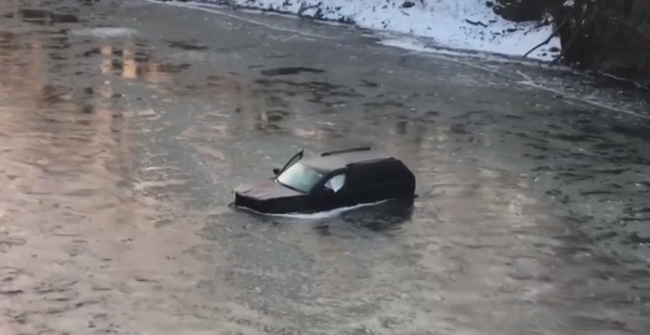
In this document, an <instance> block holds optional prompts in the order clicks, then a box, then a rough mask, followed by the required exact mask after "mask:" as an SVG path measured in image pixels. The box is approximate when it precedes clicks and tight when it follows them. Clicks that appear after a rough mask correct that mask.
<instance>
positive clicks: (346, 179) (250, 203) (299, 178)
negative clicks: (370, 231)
mask: <svg viewBox="0 0 650 335" xmlns="http://www.w3.org/2000/svg"><path fill="white" fill-rule="evenodd" d="M303 155H304V154H303V151H300V152H298V153H297V154H296V155H295V156H293V157H292V158H291V159H290V160H289V161H288V162H287V164H286V165H285V166H284V167H283V168H282V169H277V168H276V169H273V173H274V174H275V177H274V178H272V179H270V180H266V181H261V182H256V183H251V184H246V185H241V186H239V187H237V188H236V189H235V190H234V193H235V205H236V206H239V207H245V208H249V209H252V210H254V211H258V212H262V213H295V212H300V213H309V212H320V211H326V210H331V209H334V208H339V207H348V206H354V205H359V204H366V203H373V202H379V201H382V200H388V199H406V198H413V197H414V196H415V176H414V175H413V173H412V172H411V170H409V168H408V167H406V165H404V163H402V161H401V160H399V159H397V158H395V157H393V156H391V155H388V154H387V153H385V152H382V151H378V150H374V149H371V148H369V147H362V148H352V149H346V150H338V151H330V152H324V153H322V154H320V155H318V156H314V157H308V158H304V159H303Z"/></svg>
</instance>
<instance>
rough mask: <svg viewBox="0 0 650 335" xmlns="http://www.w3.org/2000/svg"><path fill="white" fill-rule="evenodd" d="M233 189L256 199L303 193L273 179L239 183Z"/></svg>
mask: <svg viewBox="0 0 650 335" xmlns="http://www.w3.org/2000/svg"><path fill="white" fill-rule="evenodd" d="M234 191H235V193H237V194H239V195H243V196H245V197H249V198H254V199H258V200H270V199H278V198H289V197H296V196H301V195H303V194H302V193H300V192H296V191H294V190H292V189H290V188H287V187H284V186H282V185H281V184H279V183H276V182H275V181H273V180H266V181H262V182H255V183H249V184H244V185H240V186H238V187H237V188H235V190H234Z"/></svg>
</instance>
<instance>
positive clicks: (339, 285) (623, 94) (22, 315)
mask: <svg viewBox="0 0 650 335" xmlns="http://www.w3.org/2000/svg"><path fill="white" fill-rule="evenodd" d="M604 85H606V86H607V87H604ZM642 99H643V97H642V96H639V95H638V93H637V92H634V91H633V90H631V89H629V88H620V87H618V86H616V85H613V86H612V85H609V84H607V82H605V81H598V82H596V81H594V80H591V79H586V78H584V77H582V76H579V75H575V74H571V73H570V72H566V71H562V70H551V69H543V68H540V67H535V66H531V65H530V64H528V65H526V64H523V65H522V64H518V63H515V62H509V61H497V60H494V59H492V60H485V59H484V60H481V59H474V58H461V57H451V56H440V55H439V56H435V55H434V56H432V55H424V54H418V53H414V52H409V51H405V50H401V49H397V48H390V47H385V46H382V45H380V44H378V43H377V38H376V37H373V36H372V35H369V34H367V32H366V33H364V32H360V31H358V30H355V29H351V28H348V27H339V26H331V25H323V24H315V23H313V22H310V21H303V20H294V19H289V18H286V17H282V16H274V15H270V16H261V15H258V14H254V13H249V12H235V11H229V10H227V9H219V10H216V11H212V12H207V11H200V10H195V9H188V8H180V7H175V6H169V5H163V4H158V3H149V2H144V1H139V0H132V1H117V0H115V1H90V0H87V1H82V0H79V1H74V0H50V1H45V0H42V1H20V0H1V1H0V179H2V183H1V184H0V185H2V186H1V187H2V192H0V253H1V254H0V334H1V335H14V334H16V335H17V334H25V335H26V334H47V335H50V334H68V335H77V334H84V335H88V334H120V335H121V334H138V335H139V334H143V335H144V334H151V335H158V334H160V335H162V334H170V335H172V334H173V335H177V334H187V335H189V334H219V335H229V334H231V335H236V334H242V335H249V334H278V335H280V334H282V335H285V334H309V335H312V334H314V335H316V334H318V335H321V334H343V335H344V334H350V335H352V334H354V335H360V334H375V335H384V334H386V335H388V334H390V335H402V334H409V335H410V334H413V335H416V334H417V335H425V334H450V335H451V334H454V335H461V334H462V335H521V334H526V335H536V334H540V335H541V334H544V335H574V334H575V335H582V334H584V335H614V334H638V335H643V334H648V330H649V329H650V305H649V304H650V280H648V264H650V228H649V220H650V205H648V204H649V203H650V202H649V201H648V200H650V181H648V179H647V176H648V175H650V166H649V164H650V135H649V134H650V132H649V129H650V124H649V122H650V121H649V120H648V115H647V114H645V110H646V106H645V105H644V104H643V103H642V101H641V100H642ZM607 104H609V105H611V107H612V108H605V107H604V106H605V105H607ZM365 144H371V145H374V146H378V147H381V148H384V149H385V150H388V151H389V152H392V153H394V154H396V155H398V156H399V157H401V158H403V160H404V161H405V162H407V164H408V165H409V166H411V167H412V169H413V170H414V172H415V173H416V176H417V178H418V190H419V193H420V197H419V198H418V199H417V200H416V201H415V203H414V205H413V206H409V207H405V206H401V205H396V204H384V205H381V206H374V207H366V208H361V209H357V210H352V211H348V212H344V213H339V214H335V215H329V216H327V215H320V216H313V217H308V218H287V217H264V216H259V215H253V214H250V213H247V212H243V211H239V210H236V209H233V208H231V207H230V206H229V204H230V202H231V201H232V194H231V193H230V190H231V189H232V188H234V187H235V186H237V185H238V184H239V183H243V182H247V181H250V180H252V179H259V178H268V177H269V176H270V175H271V170H272V168H273V167H277V166H279V165H282V164H283V163H284V161H285V160H286V159H288V158H289V157H290V156H292V155H293V154H294V153H295V152H296V151H298V150H300V149H306V150H307V151H308V152H317V151H320V150H325V149H331V148H340V147H349V146H356V145H365Z"/></svg>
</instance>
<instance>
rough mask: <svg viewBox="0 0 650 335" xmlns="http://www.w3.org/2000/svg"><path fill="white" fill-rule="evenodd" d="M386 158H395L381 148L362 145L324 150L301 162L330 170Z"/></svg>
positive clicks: (318, 168)
mask: <svg viewBox="0 0 650 335" xmlns="http://www.w3.org/2000/svg"><path fill="white" fill-rule="evenodd" d="M386 159H395V157H393V156H392V155H389V154H388V153H386V152H384V151H381V150H377V149H371V148H368V147H363V148H352V149H344V150H337V151H330V152H324V153H321V154H319V155H318V156H313V157H309V158H305V159H303V160H302V163H303V164H305V165H307V166H309V167H311V168H313V169H316V170H320V171H332V170H336V169H340V168H344V167H346V166H347V165H349V164H355V163H365V162H370V161H377V160H386Z"/></svg>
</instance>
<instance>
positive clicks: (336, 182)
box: [325, 173, 345, 192]
mask: <svg viewBox="0 0 650 335" xmlns="http://www.w3.org/2000/svg"><path fill="white" fill-rule="evenodd" d="M343 186H345V174H343V173H342V174H338V175H336V176H334V177H332V178H330V180H328V181H327V182H326V183H325V187H326V188H328V189H330V190H332V191H334V192H338V191H340V190H341V189H342V188H343Z"/></svg>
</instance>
